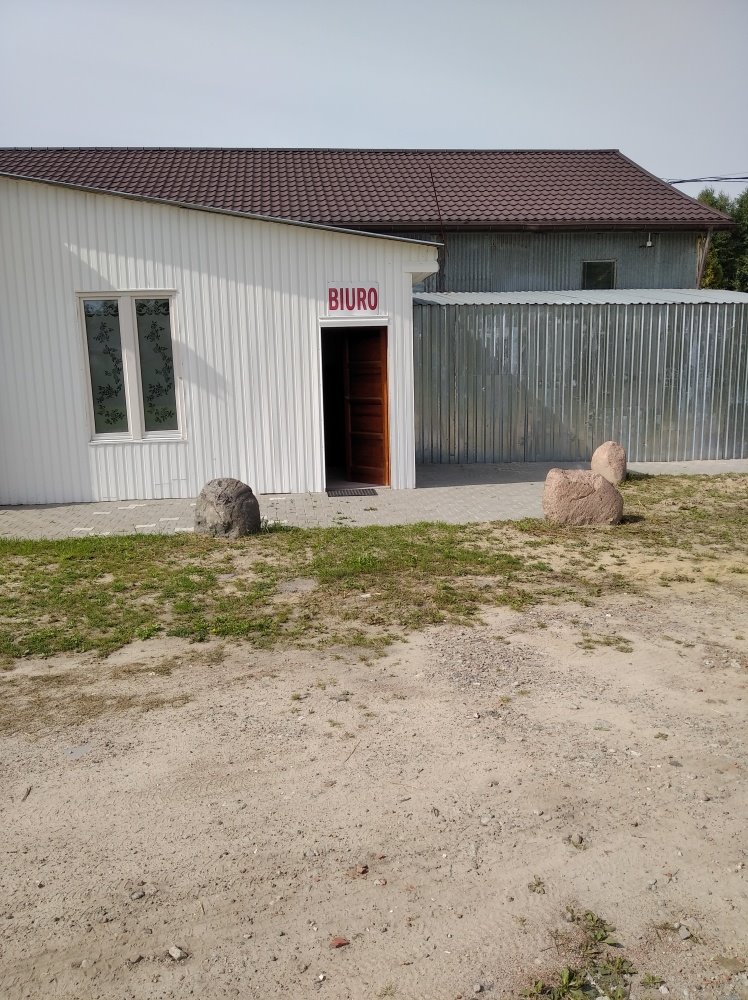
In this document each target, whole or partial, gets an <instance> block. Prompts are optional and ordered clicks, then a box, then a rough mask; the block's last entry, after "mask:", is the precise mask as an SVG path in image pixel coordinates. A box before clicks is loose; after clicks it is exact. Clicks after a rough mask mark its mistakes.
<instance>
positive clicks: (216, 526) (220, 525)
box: [195, 479, 260, 538]
mask: <svg viewBox="0 0 748 1000" xmlns="http://www.w3.org/2000/svg"><path fill="white" fill-rule="evenodd" d="M259 530H260V505H259V504H258V502H257V497H256V496H255V495H254V493H253V492H252V490H251V489H250V488H249V486H247V484H246V483H242V482H241V481H240V480H238V479H211V481H210V482H209V483H206V484H205V486H203V488H202V490H201V491H200V496H199V497H198V498H197V503H196V504H195V533H196V534H198V535H213V536H214V537H216V538H241V537H242V535H255V534H257V532H258V531H259Z"/></svg>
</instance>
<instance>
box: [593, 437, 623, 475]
mask: <svg viewBox="0 0 748 1000" xmlns="http://www.w3.org/2000/svg"><path fill="white" fill-rule="evenodd" d="M590 468H591V469H592V471H593V472H596V473H597V474H598V476H603V478H605V479H607V480H608V482H609V483H612V484H613V485H614V486H618V484H619V483H622V482H623V481H624V479H625V478H626V450H625V448H623V446H622V445H620V444H618V442H617V441H605V442H604V444H601V445H600V447H599V448H596V449H595V451H594V453H593V455H592V460H591V462H590Z"/></svg>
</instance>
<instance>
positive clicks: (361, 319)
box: [317, 316, 392, 487]
mask: <svg viewBox="0 0 748 1000" xmlns="http://www.w3.org/2000/svg"><path fill="white" fill-rule="evenodd" d="M335 327H337V328H338V329H340V328H348V327H362V328H369V329H373V330H384V331H385V334H386V338H387V351H386V361H387V380H386V382H385V394H386V400H385V408H384V418H385V422H386V425H387V426H386V427H385V448H386V458H387V462H386V464H387V468H386V473H387V474H386V476H385V479H386V480H387V482H386V484H382V485H383V486H384V485H386V486H387V487H390V486H391V485H392V458H391V456H392V421H391V419H390V418H391V414H390V395H391V394H390V379H391V367H390V360H391V351H390V344H391V334H392V324H391V323H390V320H389V317H388V316H379V317H378V316H357V317H354V316H351V317H343V316H340V317H337V316H336V317H334V318H327V317H326V318H324V319H320V320H319V321H318V330H317V346H318V358H317V361H318V364H317V369H318V371H317V384H318V386H319V414H320V424H319V427H320V455H321V456H322V470H321V471H322V482H323V483H324V484H325V485H327V455H326V454H325V404H324V386H323V383H322V332H323V330H325V329H331V328H335Z"/></svg>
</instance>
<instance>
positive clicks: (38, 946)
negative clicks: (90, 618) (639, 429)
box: [0, 585, 748, 1000]
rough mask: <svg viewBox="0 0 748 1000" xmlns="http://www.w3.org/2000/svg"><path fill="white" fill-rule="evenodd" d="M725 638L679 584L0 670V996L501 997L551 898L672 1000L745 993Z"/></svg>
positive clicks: (741, 790) (746, 917)
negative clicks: (367, 640)
mask: <svg viewBox="0 0 748 1000" xmlns="http://www.w3.org/2000/svg"><path fill="white" fill-rule="evenodd" d="M585 633H588V634H589V635H590V636H592V637H595V638H601V639H606V638H607V639H609V641H613V642H615V643H617V644H619V645H621V644H620V641H619V640H618V639H616V638H615V636H618V635H620V636H624V637H625V639H626V640H628V642H629V643H630V650H629V649H628V647H627V645H626V643H624V644H623V649H617V648H614V647H612V646H597V647H595V648H594V649H592V650H588V651H585V650H583V649H582V648H580V646H579V645H577V643H579V642H580V641H581V640H582V638H583V635H584V634H585ZM611 636H612V637H613V638H612V639H611V638H610V637H611ZM745 637H748V614H747V613H746V608H745V602H744V598H741V596H740V594H739V592H738V591H733V592H730V591H729V590H727V589H723V588H716V587H714V588H712V589H711V591H707V590H705V589H704V587H703V585H702V586H701V587H700V586H698V585H697V586H688V585H678V586H677V587H671V588H669V589H667V590H665V589H664V588H661V589H660V593H658V594H656V595H655V596H653V597H651V598H641V597H637V598H633V597H626V598H616V599H615V600H614V601H611V600H606V601H603V602H600V603H597V604H596V605H595V606H593V607H582V606H579V605H576V604H574V605H571V604H568V605H559V606H551V607H548V606H546V607H540V608H536V609H534V610H531V611H529V612H525V613H521V614H520V613H515V612H512V611H508V610H501V611H490V612H487V613H486V614H485V616H484V624H483V625H481V626H479V627H476V628H470V629H467V628H455V627H440V628H434V629H431V630H430V631H428V632H426V633H424V634H421V635H418V636H415V637H414V638H412V639H411V640H410V641H409V642H407V643H405V644H402V645H400V646H398V647H397V648H394V649H393V651H392V652H391V653H390V654H389V655H387V656H386V657H384V658H381V659H375V660H371V661H366V660H361V659H360V658H359V657H358V656H356V655H355V654H353V653H351V652H346V653H339V654H337V655H336V653H335V652H334V651H327V652H325V653H319V654H315V655H312V654H309V653H294V652H284V653H277V652H276V653H263V652H257V651H254V650H250V649H244V648H241V647H237V646H229V647H227V648H226V650H225V657H224V658H223V659H222V653H221V650H220V649H217V648H216V647H214V646H189V645H187V644H181V643H176V642H172V641H168V642H167V641H151V642H148V643H143V644H141V645H139V646H131V647H129V648H128V649H126V650H124V651H122V652H120V653H118V654H116V655H114V656H112V657H110V658H109V659H107V660H106V661H104V662H102V661H97V660H95V659H93V658H86V659H79V660H78V661H75V660H71V659H67V660H64V659H57V660H52V661H46V662H36V663H34V662H27V663H24V664H23V665H21V666H19V667H18V668H17V669H16V670H15V671H13V672H12V673H8V674H5V675H4V676H3V678H2V681H0V683H2V684H3V689H2V690H3V698H4V699H6V706H7V705H8V704H9V702H8V699H10V700H11V701H10V704H11V705H12V706H13V712H14V714H13V720H15V725H14V724H11V725H10V726H8V725H6V731H5V732H4V733H3V734H2V735H1V736H0V740H1V742H0V826H1V828H2V842H1V843H0V996H2V997H3V998H6V1000H15V998H21V997H23V998H39V997H54V998H63V997H64V998H70V1000H73V998H75V1000H89V998H91V1000H93V998H101V1000H104V998H106V1000H112V998H123V1000H124V998H133V1000H134V998H137V1000H145V998H148V1000H158V998H174V997H188V996H194V997H200V998H219V997H221V998H222V997H248V998H254V997H257V998H266V997H281V996H288V997H298V998H304V997H316V996H318V995H319V996H320V997H324V998H329V1000H333V998H335V1000H337V998H377V997H397V998H403V1000H405V998H408V1000H412V998H428V1000H454V998H456V997H457V996H460V995H462V996H463V997H468V996H474V995H475V993H474V989H475V988H476V987H478V986H479V987H480V991H481V994H485V995H486V996H489V997H491V998H510V997H517V996H519V995H520V994H521V992H522V990H523V989H525V988H526V987H527V986H528V985H529V984H530V983H531V981H532V980H533V979H539V978H542V977H543V976H548V977H550V976H551V975H553V974H554V970H555V971H556V972H557V971H558V970H559V969H560V968H561V967H562V966H563V963H564V961H565V960H566V957H567V955H566V950H567V947H568V939H569V937H570V934H569V928H570V925H569V923H568V922H566V921H565V919H564V912H565V909H566V908H567V907H569V906H573V907H578V908H589V909H592V910H594V911H595V912H596V913H598V914H600V915H601V916H603V917H605V918H607V919H608V920H609V921H610V922H611V923H614V924H615V926H616V927H617V935H616V936H617V938H618V940H619V941H620V942H621V943H622V945H623V946H624V950H625V954H626V955H627V956H628V957H629V958H630V959H631V960H632V961H633V962H634V964H635V965H636V967H637V968H638V970H639V972H640V973H642V974H643V973H650V974H652V975H658V976H661V977H662V978H663V979H664V980H665V983H666V987H667V989H668V990H669V991H670V994H671V995H672V996H677V997H685V998H688V997H690V998H693V997H700V998H702V997H703V998H704V1000H707V998H718V1000H723V998H724V1000H727V998H731V1000H736V998H739V1000H743V998H745V997H748V981H747V980H746V976H745V974H744V973H743V971H741V970H744V969H745V963H746V960H747V959H748V868H747V867H746V865H748V792H747V790H746V789H747V785H746V777H747V775H748V772H747V767H748V746H747V745H746V715H747V713H746V708H747V707H748V642H746V638H745ZM211 660H212V661H213V662H211ZM221 660H222V662H218V661H221ZM41 677H46V678H47V680H46V681H44V680H41V679H40V678H41ZM32 679H33V683H32ZM40 685H41V686H42V687H43V695H42V696H41V700H39V698H40V696H39V694H38V692H39V687H40ZM49 719H51V720H52V724H51V725H50V724H48V721H46V720H49ZM13 729H17V730H19V731H17V732H12V730H13ZM572 837H574V839H575V840H576V841H578V844H577V846H574V844H573V843H572V842H571V841H570V838H572ZM531 884H533V885H534V886H535V889H538V890H542V891H532V890H531V889H530V888H529V886H530V885H531ZM678 923H683V924H685V925H686V926H687V928H688V929H689V931H690V933H691V936H690V937H689V938H687V939H686V940H683V939H682V938H681V935H680V934H679V932H678V931H677V930H676V929H673V928H675V927H676V926H677V925H678ZM336 936H343V937H345V938H346V939H347V940H348V941H349V942H350V943H349V944H348V945H346V946H344V947H341V948H339V949H333V948H331V947H330V941H331V939H332V938H334V937H336ZM173 947H179V948H180V949H182V950H183V952H186V953H187V957H184V958H180V959H178V960H175V959H173V958H171V957H170V956H169V955H168V949H169V948H173ZM631 995H632V996H633V997H649V996H653V997H655V996H660V995H661V994H660V993H659V992H658V991H657V990H656V989H655V990H647V989H645V988H644V987H643V986H642V985H641V976H639V977H636V978H635V979H634V981H633V987H632V992H631ZM663 995H664V994H663Z"/></svg>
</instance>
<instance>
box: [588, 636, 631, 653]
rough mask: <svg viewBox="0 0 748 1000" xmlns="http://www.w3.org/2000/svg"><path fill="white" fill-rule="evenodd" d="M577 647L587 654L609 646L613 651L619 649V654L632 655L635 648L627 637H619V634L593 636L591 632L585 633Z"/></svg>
mask: <svg viewBox="0 0 748 1000" xmlns="http://www.w3.org/2000/svg"><path fill="white" fill-rule="evenodd" d="M577 646H579V647H580V649H583V650H585V652H591V651H592V650H593V649H598V648H600V647H604V646H609V647H610V648H611V649H617V650H618V652H619V653H630V652H631V651H632V650H633V648H634V647H633V646H632V645H631V642H630V641H629V640H628V639H627V638H626V637H625V636H622V635H618V633H617V632H610V633H609V634H608V635H591V634H590V633H589V632H583V633H582V638H581V640H580V641H579V642H578V643H577Z"/></svg>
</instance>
